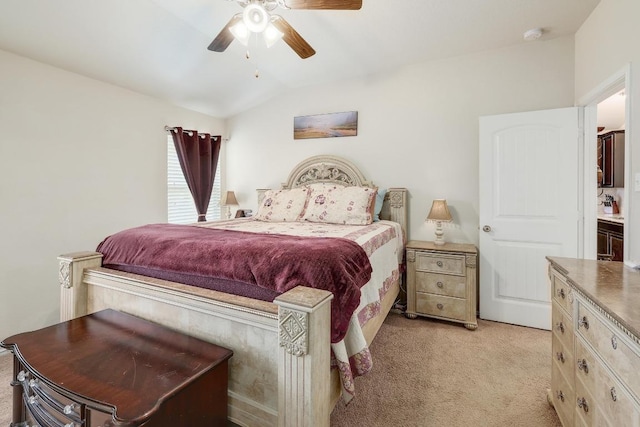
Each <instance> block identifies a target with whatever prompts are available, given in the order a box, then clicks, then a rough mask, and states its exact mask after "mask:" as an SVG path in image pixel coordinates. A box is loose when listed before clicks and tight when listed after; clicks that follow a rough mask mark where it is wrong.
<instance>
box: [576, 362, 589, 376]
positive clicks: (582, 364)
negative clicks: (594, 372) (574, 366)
mask: <svg viewBox="0 0 640 427" xmlns="http://www.w3.org/2000/svg"><path fill="white" fill-rule="evenodd" d="M578 369H579V370H581V371H584V373H585V374H588V373H589V365H588V364H587V361H586V360H584V359H578Z"/></svg>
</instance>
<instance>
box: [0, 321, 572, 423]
mask: <svg viewBox="0 0 640 427" xmlns="http://www.w3.org/2000/svg"><path fill="white" fill-rule="evenodd" d="M371 352H372V354H373V361H374V365H373V370H372V372H370V373H369V374H368V375H366V376H364V377H359V378H357V379H356V393H357V395H356V398H355V399H354V400H353V401H352V403H351V404H349V405H348V406H346V407H345V405H344V404H342V403H339V404H338V406H337V407H336V408H335V410H334V411H333V414H332V416H331V426H332V427H359V426H369V427H374V426H385V427H386V426H404V427H412V426H415V427H429V426H434V427H441V426H446V427H457V426H460V427H466V426H487V427H489V426H496V427H498V426H500V427H502V426H519V427H528V426H530V427H558V426H560V422H559V421H558V417H557V415H556V414H555V412H554V410H553V409H552V408H551V407H549V405H548V404H547V400H546V389H547V388H549V386H550V381H551V379H550V375H551V356H550V355H551V332H548V331H541V330H537V329H531V328H523V327H518V326H513V325H507V324H503V323H496V322H488V321H483V320H479V328H478V330H476V331H469V330H467V329H465V328H464V327H463V326H462V325H459V324H454V323H447V322H439V321H434V320H430V319H424V318H418V319H415V320H409V319H406V318H404V317H403V316H402V315H399V314H393V313H392V314H390V315H389V316H388V318H387V320H386V321H385V323H384V325H383V326H382V328H381V330H380V332H379V334H378V336H377V337H376V339H375V341H374V343H373V344H372V347H371ZM10 380H11V357H10V355H6V354H5V355H3V356H0V426H7V425H9V423H10V411H11V394H10V393H11V387H10V386H9V382H10Z"/></svg>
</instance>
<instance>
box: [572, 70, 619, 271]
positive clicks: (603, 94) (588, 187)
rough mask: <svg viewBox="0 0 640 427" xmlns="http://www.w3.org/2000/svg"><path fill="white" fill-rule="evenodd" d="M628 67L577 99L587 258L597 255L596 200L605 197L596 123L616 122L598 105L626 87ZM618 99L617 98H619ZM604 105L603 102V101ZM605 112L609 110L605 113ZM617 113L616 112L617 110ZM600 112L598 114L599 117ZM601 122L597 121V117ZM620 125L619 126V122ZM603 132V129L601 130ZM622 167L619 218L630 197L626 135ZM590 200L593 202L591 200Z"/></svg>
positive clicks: (594, 257)
mask: <svg viewBox="0 0 640 427" xmlns="http://www.w3.org/2000/svg"><path fill="white" fill-rule="evenodd" d="M630 76H631V69H630V65H627V66H625V67H624V68H623V69H622V70H620V71H618V72H617V73H615V74H614V75H612V76H611V77H610V78H609V79H607V80H605V81H604V82H603V83H601V84H600V85H599V86H597V87H596V88H595V89H593V90H592V91H591V92H590V93H588V94H587V95H586V96H584V97H583V98H582V99H580V100H579V102H578V103H577V104H578V105H579V106H584V116H585V117H584V126H585V127H584V138H585V142H584V153H583V159H584V164H583V185H582V193H583V198H584V204H583V205H584V229H583V231H584V232H583V239H584V240H583V242H582V245H581V246H582V248H583V253H582V254H581V256H582V257H583V258H586V259H597V258H598V244H597V242H598V232H597V230H598V213H599V208H600V207H599V205H598V202H599V201H600V200H601V199H600V197H604V194H605V192H603V193H602V195H600V190H601V188H599V187H598V185H597V183H598V168H597V167H596V165H597V164H598V158H597V153H598V126H603V125H604V126H605V128H606V126H607V125H608V126H617V125H615V124H613V121H611V120H610V119H609V118H607V117H606V115H605V111H604V110H603V109H602V108H601V114H598V106H599V104H601V103H603V102H605V101H606V100H607V99H609V98H611V97H615V96H619V97H621V95H617V94H619V93H620V92H622V91H625V90H626V88H628V87H630V80H629V79H630ZM629 98H630V97H628V96H625V97H624V100H623V104H624V128H625V131H626V132H630V129H629V111H630V108H629V101H630V100H629ZM618 101H620V99H618ZM604 105H606V102H605V104H604ZM607 114H608V113H607ZM618 114H619V113H618ZM599 116H601V117H599ZM599 119H600V120H601V123H603V124H600V125H598V120H599ZM618 127H619V126H618ZM603 132H604V131H603ZM624 145H625V148H624V151H625V167H624V182H625V185H624V187H623V188H622V189H621V190H617V191H616V193H615V194H621V196H620V199H621V201H622V203H621V206H620V207H619V211H620V212H619V213H620V215H621V217H622V218H625V217H626V214H627V212H628V206H629V204H628V203H625V201H628V200H630V199H629V197H630V187H631V180H630V176H631V175H630V168H629V162H630V157H629V156H630V152H629V151H630V150H629V138H625V143H624ZM591 201H593V202H591ZM628 236H629V227H624V233H623V241H624V243H623V253H624V260H625V261H626V260H627V259H628V253H629V238H628Z"/></svg>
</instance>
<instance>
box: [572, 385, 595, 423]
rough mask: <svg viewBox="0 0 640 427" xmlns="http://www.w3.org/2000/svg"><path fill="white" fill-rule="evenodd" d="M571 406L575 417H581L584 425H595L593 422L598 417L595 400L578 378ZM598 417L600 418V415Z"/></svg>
mask: <svg viewBox="0 0 640 427" xmlns="http://www.w3.org/2000/svg"><path fill="white" fill-rule="evenodd" d="M573 408H574V411H575V417H576V419H578V418H582V420H583V423H584V425H587V426H595V425H597V424H595V420H596V419H597V418H598V416H596V413H597V412H598V409H597V408H596V401H595V399H594V398H593V396H592V395H591V393H590V390H589V389H588V388H587V386H586V385H585V384H584V383H583V382H582V381H580V378H576V398H575V400H574V402H573ZM599 417H600V418H602V416H601V415H600V416H599Z"/></svg>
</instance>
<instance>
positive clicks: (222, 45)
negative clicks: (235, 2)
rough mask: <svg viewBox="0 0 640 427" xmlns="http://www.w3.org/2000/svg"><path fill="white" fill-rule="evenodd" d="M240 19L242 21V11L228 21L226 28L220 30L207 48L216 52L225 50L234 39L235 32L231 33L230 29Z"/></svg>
mask: <svg viewBox="0 0 640 427" xmlns="http://www.w3.org/2000/svg"><path fill="white" fill-rule="evenodd" d="M238 21H242V14H241V13H238V14H237V15H234V16H233V18H231V20H230V21H229V22H228V23H227V25H225V26H224V28H223V29H222V31H220V33H219V34H218V35H217V36H216V38H215V39H213V41H212V42H211V44H210V45H209V47H208V48H207V49H209V50H212V51H214V52H224V51H225V50H226V49H227V48H228V47H229V45H230V44H231V42H232V41H233V39H234V37H233V34H231V31H229V28H231V27H233V26H234V25H235V24H236V23H237V22H238Z"/></svg>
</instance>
